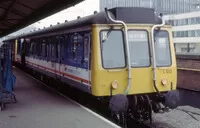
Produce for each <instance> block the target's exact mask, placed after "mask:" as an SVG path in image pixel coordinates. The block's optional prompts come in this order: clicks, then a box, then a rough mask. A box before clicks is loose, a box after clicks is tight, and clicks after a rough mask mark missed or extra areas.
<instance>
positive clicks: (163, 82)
mask: <svg viewBox="0 0 200 128" xmlns="http://www.w3.org/2000/svg"><path fill="white" fill-rule="evenodd" d="M161 83H162V85H164V86H165V85H167V84H168V80H167V79H166V78H164V79H162V81H161Z"/></svg>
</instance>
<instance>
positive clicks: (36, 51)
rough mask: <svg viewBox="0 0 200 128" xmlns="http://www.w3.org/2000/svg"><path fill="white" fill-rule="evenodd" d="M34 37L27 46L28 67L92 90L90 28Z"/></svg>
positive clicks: (83, 88)
mask: <svg viewBox="0 0 200 128" xmlns="http://www.w3.org/2000/svg"><path fill="white" fill-rule="evenodd" d="M48 38H49V39H48ZM47 40H53V42H52V41H51V42H48V41H47ZM32 41H33V42H35V41H36V39H35V38H32V39H30V42H29V43H30V44H31V45H29V46H28V47H27V46H26V48H28V49H27V50H28V51H27V52H26V57H25V60H26V66H27V67H29V68H31V69H32V70H35V71H37V72H40V73H41V74H44V75H46V76H49V77H51V78H54V79H57V80H60V81H62V82H65V83H67V84H70V85H72V86H75V87H77V88H79V89H81V90H83V91H86V92H89V93H91V82H90V81H91V80H90V72H91V70H90V51H91V50H90V43H91V30H90V28H87V29H86V30H85V29H84V30H81V29H80V30H79V31H74V32H70V33H66V34H62V35H54V36H51V37H48V36H45V37H39V38H37V41H38V42H35V43H33V42H32ZM42 41H44V43H43V42H42ZM25 43H26V42H25ZM16 46H18V45H16ZM18 50H19V51H18V54H17V62H18V63H21V55H20V54H19V53H20V49H19V48H18ZM74 50H75V51H74ZM57 52H58V54H57V55H56V53H57Z"/></svg>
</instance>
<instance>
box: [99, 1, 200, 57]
mask: <svg viewBox="0 0 200 128" xmlns="http://www.w3.org/2000/svg"><path fill="white" fill-rule="evenodd" d="M105 7H107V8H113V7H148V8H154V9H155V11H156V12H157V13H163V14H164V15H165V16H164V18H165V19H166V20H168V21H169V22H170V23H171V25H172V26H173V36H174V43H175V44H174V45H175V49H176V52H177V53H191V54H194V53H195V54H196V53H200V0H100V11H103V10H104V8H105Z"/></svg>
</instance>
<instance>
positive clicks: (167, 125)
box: [153, 106, 200, 128]
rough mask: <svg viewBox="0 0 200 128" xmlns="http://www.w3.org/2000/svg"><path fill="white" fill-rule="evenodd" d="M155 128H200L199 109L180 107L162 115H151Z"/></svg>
mask: <svg viewBox="0 0 200 128" xmlns="http://www.w3.org/2000/svg"><path fill="white" fill-rule="evenodd" d="M153 126H155V127H156V128H200V109H198V108H193V107H190V106H180V107H178V108H176V109H174V110H170V111H169V112H167V113H164V114H154V115H153Z"/></svg>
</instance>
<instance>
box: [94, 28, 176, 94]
mask: <svg viewBox="0 0 200 128" xmlns="http://www.w3.org/2000/svg"><path fill="white" fill-rule="evenodd" d="M111 26H114V27H113V28H112V30H111V28H110V27H111ZM111 26H109V27H108V26H107V25H93V42H95V43H93V45H92V46H93V47H92V53H93V54H92V85H93V86H92V93H93V95H95V96H109V95H110V94H111V92H110V88H111V86H112V84H115V85H116V87H114V89H113V91H112V94H113V95H115V94H123V93H124V92H125V91H126V88H127V85H128V80H127V78H128V73H127V62H126V59H125V58H126V57H125V52H124V51H125V50H124V49H125V47H124V40H123V32H122V30H121V26H120V25H111ZM151 28H152V25H128V38H129V47H130V56H131V74H132V78H131V87H130V90H129V92H128V94H129V95H133V94H148V93H155V92H156V90H155V88H154V85H153V84H154V83H153V80H152V79H153V70H152V59H151V56H152V51H151V49H152V48H151V47H152V46H151V43H150V41H151V36H150V32H151ZM155 51H156V58H157V60H156V61H157V68H156V73H157V80H156V82H157V83H156V84H157V87H158V90H159V91H160V92H167V91H170V90H176V83H177V71H176V59H175V52H174V47H173V39H172V32H171V27H170V26H165V27H162V28H161V29H160V30H158V31H155Z"/></svg>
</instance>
